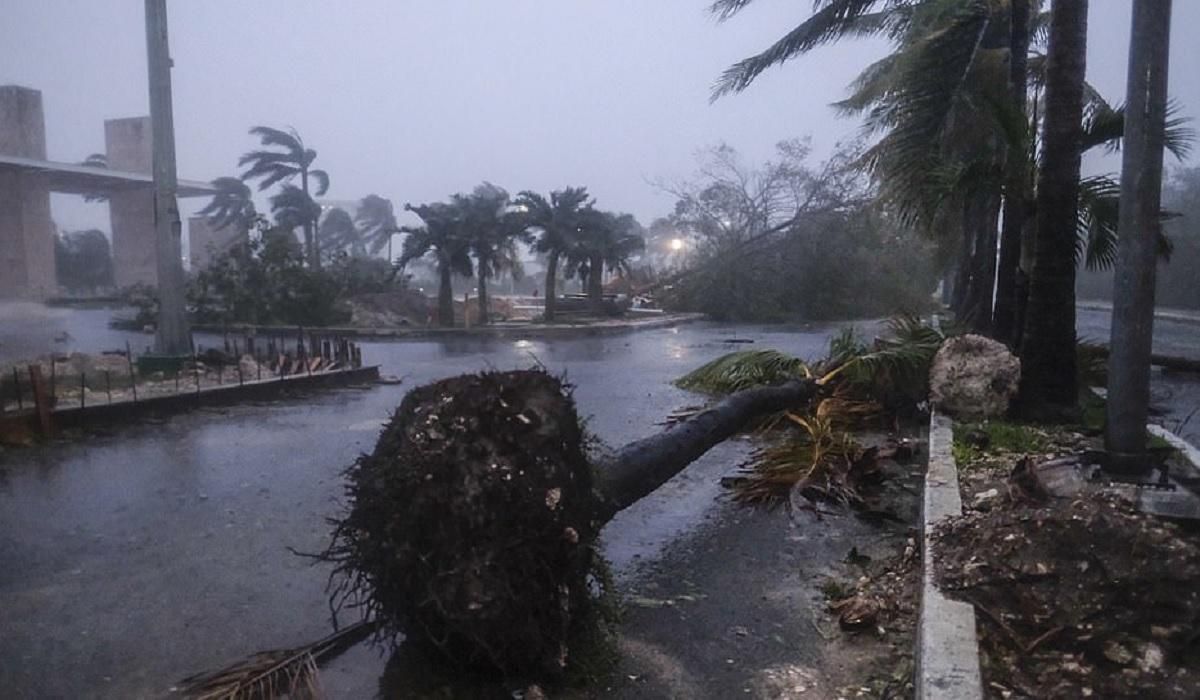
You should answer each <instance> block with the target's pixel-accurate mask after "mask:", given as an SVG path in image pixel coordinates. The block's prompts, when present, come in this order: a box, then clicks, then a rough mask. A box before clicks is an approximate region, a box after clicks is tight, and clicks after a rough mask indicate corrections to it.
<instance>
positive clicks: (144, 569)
mask: <svg viewBox="0 0 1200 700" xmlns="http://www.w3.org/2000/svg"><path fill="white" fill-rule="evenodd" d="M832 330H833V327H832V326H812V327H794V328H786V327H769V328H759V327H737V328H731V327H722V326H715V325H705V324H697V325H691V326H683V327H680V328H677V329H660V330H654V331H645V332H641V333H636V334H630V335H623V336H608V337H599V338H587V339H577V340H554V341H537V340H530V341H511V340H496V339H490V340H455V341H453V342H447V343H442V342H415V343H395V344H367V345H366V346H364V349H363V354H364V359H365V360H366V361H367V362H371V363H379V364H381V365H382V369H383V372H384V373H388V374H394V375H397V376H402V377H404V378H405V384H404V385H403V386H380V387H374V388H371V389H367V390H343V391H337V392H333V393H325V394H318V395H314V396H312V397H310V398H308V399H307V400H305V401H303V402H295V401H292V402H282V403H277V404H263V405H248V406H238V407H232V408H223V409H219V410H218V409H206V410H200V411H197V412H193V413H191V414H187V415H181V416H176V417H173V418H171V419H169V420H165V421H162V422H156V423H145V424H141V425H136V426H129V427H126V428H121V429H119V430H115V431H114V432H113V433H112V434H111V435H107V436H97V437H92V438H89V439H87V440H85V441H80V442H73V443H62V444H52V445H48V446H44V447H40V448H36V449H31V450H23V451H7V452H4V453H2V454H0V475H2V476H0V605H2V606H3V608H4V610H5V634H4V635H0V687H3V688H5V689H6V690H5V695H6V696H9V697H13V696H15V697H25V696H29V697H85V696H86V697H113V698H128V697H143V696H147V695H155V694H157V693H160V692H162V691H163V690H165V689H166V688H167V687H169V684H170V682H171V681H172V680H174V679H178V678H181V677H183V676H185V675H187V674H189V673H192V672H194V671H196V670H198V669H204V668H209V667H212V666H215V665H219V664H221V663H222V662H225V661H227V660H229V659H230V658H236V657H238V656H240V655H243V654H246V653H248V652H252V651H254V650H257V649H262V648H275V647H286V646H290V645H294V644H297V643H300V642H302V641H305V640H308V639H311V638H317V637H320V636H322V635H323V634H324V633H325V632H326V631H327V629H328V622H327V614H328V611H327V608H326V604H325V596H324V591H323V588H324V585H325V579H326V575H327V571H326V570H325V569H323V568H322V567H314V566H311V565H310V564H309V563H308V562H307V561H306V560H303V559H300V558H297V557H295V556H294V555H292V554H290V553H289V552H288V550H287V548H288V547H292V548H295V549H297V550H301V551H316V550H319V549H320V548H321V547H322V545H323V543H324V538H325V536H326V533H327V529H328V528H327V525H326V524H325V518H326V517H327V516H328V515H330V514H331V513H333V512H335V510H336V509H337V507H338V503H337V499H338V497H339V496H340V495H341V478H340V472H341V470H342V469H343V468H344V467H345V466H346V465H347V464H348V463H349V462H351V461H352V460H353V459H354V458H355V456H356V455H357V454H359V453H360V452H363V451H366V450H369V449H371V447H372V445H373V444H374V440H375V436H376V433H377V431H378V427H379V425H380V423H381V421H382V420H383V418H384V417H386V416H387V415H388V413H389V411H390V410H391V409H392V408H394V407H395V405H396V404H397V403H398V401H399V399H400V397H401V396H402V395H403V392H404V391H405V390H406V387H408V386H413V385H416V384H422V383H425V382H428V381H431V380H433V379H437V378H440V377H445V376H449V375H453V374H458V373H461V372H466V371H476V370H481V369H487V368H496V369H509V368H513V367H528V366H531V365H534V364H544V365H545V366H546V367H547V368H549V369H550V370H551V371H554V372H557V373H561V374H565V375H566V377H567V378H568V380H569V381H570V382H571V383H572V384H574V386H575V397H576V400H577V402H578V406H579V410H580V413H581V414H583V415H584V416H586V417H587V420H588V427H589V429H590V430H591V431H592V432H594V433H595V434H596V435H598V436H599V437H600V438H601V439H603V440H604V441H606V442H608V443H609V444H612V445H620V444H624V443H625V442H628V441H630V440H633V439H637V438H640V437H644V436H646V435H649V434H651V433H654V432H657V431H658V430H661V427H660V426H658V425H656V422H657V421H659V420H661V419H662V418H663V417H664V416H665V415H666V414H668V413H669V412H670V411H671V410H672V409H674V408H677V407H679V406H682V405H685V404H687V403H690V402H694V401H695V397H693V396H689V395H687V394H686V393H685V392H682V391H680V390H678V389H676V388H674V387H672V386H671V385H670V381H671V380H672V379H674V378H676V377H678V376H680V375H681V374H683V373H684V372H686V371H688V370H689V369H691V368H693V367H695V366H697V365H698V364H700V363H702V362H705V361H707V360H709V359H712V358H714V357H716V356H718V355H720V354H723V353H725V352H728V351H729V349H730V348H731V347H738V348H741V347H747V346H745V345H736V346H734V345H730V344H729V343H726V342H724V341H726V340H728V339H730V338H732V337H734V336H735V335H736V336H737V337H740V338H748V339H753V340H754V341H755V343H756V344H755V345H754V346H752V347H776V348H779V349H781V350H785V351H788V352H792V353H795V354H798V355H802V356H808V357H816V356H819V355H821V354H823V352H824V350H825V346H826V343H827V338H828V337H829V335H830V334H831V332H832ZM740 449H741V448H740V447H739V443H737V442H734V443H730V444H729V445H726V446H723V447H722V448H720V449H719V450H715V451H714V452H713V453H712V454H711V455H710V456H709V457H708V458H707V459H705V460H702V461H700V462H698V463H697V464H696V465H694V466H693V468H691V469H689V470H687V471H686V472H685V473H684V474H682V475H680V477H679V478H678V479H677V480H676V481H675V482H672V484H669V485H668V486H667V487H666V488H665V489H664V490H663V491H662V493H660V494H657V495H656V496H655V497H654V498H652V499H648V500H646V501H645V502H644V503H643V504H639V506H638V507H636V508H633V509H630V510H629V511H628V512H627V513H625V514H623V516H622V517H621V518H620V519H619V520H617V521H614V523H613V524H612V526H611V527H610V528H609V529H608V530H607V531H606V532H605V539H606V542H607V550H608V554H609V556H610V557H611V558H612V559H613V560H614V563H615V565H616V567H617V568H618V569H619V570H622V571H628V570H630V569H631V568H632V567H633V566H634V565H635V564H636V562H637V561H638V560H642V559H647V558H652V557H653V556H654V555H655V553H656V552H657V551H658V550H659V549H660V548H661V547H662V546H663V544H664V543H666V542H668V541H670V540H671V538H672V537H674V536H676V535H678V534H679V533H680V532H683V531H684V530H685V529H686V528H688V527H689V525H690V524H692V523H694V522H695V521H696V520H697V519H700V518H702V517H703V513H704V511H705V510H706V509H707V508H709V507H711V504H712V502H713V499H714V497H715V496H716V490H717V488H718V486H717V477H718V476H719V475H720V474H722V473H724V471H726V470H728V469H730V468H732V467H733V466H734V465H735V464H736V462H737V460H738V458H739V455H740V454H741V452H740ZM68 668H69V669H71V673H61V672H60V671H61V670H63V669H68Z"/></svg>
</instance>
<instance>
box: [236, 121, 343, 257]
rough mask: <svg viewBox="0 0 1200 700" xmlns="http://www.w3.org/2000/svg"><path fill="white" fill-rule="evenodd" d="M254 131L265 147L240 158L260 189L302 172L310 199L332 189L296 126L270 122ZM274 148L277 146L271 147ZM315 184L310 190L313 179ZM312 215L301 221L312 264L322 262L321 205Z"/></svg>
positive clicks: (248, 177)
mask: <svg viewBox="0 0 1200 700" xmlns="http://www.w3.org/2000/svg"><path fill="white" fill-rule="evenodd" d="M250 134H251V135H253V136H257V137H259V139H260V140H261V141H262V145H263V147H264V148H262V149H258V150H254V151H249V152H247V153H244V154H243V155H242V157H241V158H239V159H238V165H239V166H248V167H247V168H246V171H245V172H244V173H242V179H243V180H255V179H257V180H258V181H259V182H258V189H259V190H265V189H267V188H269V187H271V186H272V185H275V184H277V183H281V182H282V183H290V182H291V181H292V180H293V179H294V178H296V177H297V176H299V178H300V187H299V190H300V191H301V192H302V193H303V194H304V196H305V197H307V198H308V199H309V200H310V201H311V200H312V197H313V196H317V197H320V196H321V195H323V194H325V193H326V192H327V191H329V174H328V173H326V172H325V171H324V170H317V169H314V168H313V167H312V164H313V161H315V160H316V159H317V152H316V151H315V150H313V149H311V148H307V147H306V146H305V145H304V141H303V139H301V138H300V134H298V133H296V130H295V129H289V130H287V131H281V130H279V129H272V128H270V127H267V126H256V127H254V128H252V129H250ZM270 148H274V149H276V150H268V149H270ZM310 179H311V180H312V181H313V183H314V184H315V187H313V188H312V189H311V191H310V186H309V180H310ZM316 211H317V213H316V214H315V215H313V216H312V218H310V219H307V220H305V221H301V222H298V225H300V226H303V227H304V245H305V250H306V252H307V254H308V264H309V266H310V267H313V268H317V267H320V266H321V254H320V246H319V245H318V243H317V240H316V237H317V233H316V227H317V218H318V217H319V216H320V208H319V207H317V208H316Z"/></svg>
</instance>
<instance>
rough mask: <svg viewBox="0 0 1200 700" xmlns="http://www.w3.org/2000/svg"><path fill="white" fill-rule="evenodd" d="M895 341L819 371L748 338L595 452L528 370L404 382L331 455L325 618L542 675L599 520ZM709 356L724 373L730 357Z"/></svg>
mask: <svg viewBox="0 0 1200 700" xmlns="http://www.w3.org/2000/svg"><path fill="white" fill-rule="evenodd" d="M895 355H896V349H895V348H876V349H875V350H872V351H868V350H867V349H865V348H864V349H862V351H861V352H857V353H856V354H853V356H851V354H844V356H841V357H838V358H835V359H832V360H828V361H825V362H822V363H818V365H817V366H818V367H819V368H820V369H821V371H822V372H823V374H822V375H821V376H820V377H819V378H817V376H816V375H815V373H813V372H812V371H810V370H809V369H808V367H807V365H805V364H804V363H802V362H801V361H799V360H794V359H790V360H789V359H787V358H786V356H783V357H780V356H778V355H775V356H772V355H769V354H767V355H762V354H758V355H753V357H754V358H755V361H756V362H765V363H767V364H769V365H771V366H772V367H774V369H773V370H772V371H770V372H762V371H759V370H761V369H762V368H761V367H759V368H758V369H757V370H754V374H753V376H752V377H751V378H749V379H745V378H744V377H743V380H739V381H738V382H734V383H732V384H727V385H726V386H727V387H728V388H730V389H733V390H732V391H731V392H729V393H727V394H726V395H725V396H723V397H722V398H720V399H719V400H717V401H716V402H715V403H713V404H712V405H711V406H709V407H707V408H704V409H702V410H700V411H699V412H697V413H695V414H693V415H690V417H688V418H686V419H684V420H681V421H679V422H677V423H674V424H673V425H672V426H671V427H670V428H669V429H667V430H665V431H664V432H662V433H660V434H657V435H654V436H651V437H649V438H646V439H644V440H639V441H636V442H634V443H631V444H629V445H626V446H625V447H623V448H621V449H619V450H617V451H615V452H614V453H612V454H611V455H609V456H607V457H604V458H600V459H596V460H594V463H593V460H590V459H589V457H588V450H587V447H588V438H587V436H586V435H585V433H584V431H583V429H582V427H581V422H580V420H579V417H578V415H577V413H576V410H575V404H574V400H573V398H572V396H571V391H570V387H569V386H568V385H565V384H564V383H562V382H561V381H560V380H559V379H557V378H555V377H553V376H551V375H549V374H547V373H545V372H544V371H541V370H528V371H512V372H485V373H482V374H476V375H464V376H460V377H454V378H451V379H446V380H442V381H439V382H435V383H433V384H429V385H426V386H423V387H419V388H417V389H414V390H412V391H410V392H409V393H408V394H407V395H406V396H405V398H404V400H403V401H402V402H401V404H400V406H399V407H398V408H397V409H396V411H395V412H394V413H393V415H392V416H391V418H390V420H389V421H388V422H387V424H386V425H385V426H384V429H383V431H382V433H381V434H380V437H379V440H378V442H377V443H376V445H375V449H374V450H373V451H372V452H371V453H370V454H367V455H363V456H362V457H360V458H359V459H358V461H357V462H356V463H355V464H354V465H353V466H351V467H350V468H349V469H348V470H347V472H346V477H347V494H346V495H347V499H346V501H347V509H346V511H345V513H344V514H343V515H342V516H340V517H338V518H336V519H335V520H334V521H333V526H334V532H333V538H332V543H331V545H330V547H329V549H328V550H327V551H326V552H324V553H323V554H321V555H319V557H318V558H319V559H321V560H323V561H326V562H330V563H332V564H333V566H334V570H333V573H332V576H331V607H332V608H333V610H334V611H335V618H336V615H337V613H338V612H342V613H351V614H353V615H355V616H356V617H358V618H359V619H361V620H371V621H372V624H373V625H374V628H375V631H376V634H377V638H378V639H380V640H383V641H385V642H390V643H392V644H398V643H399V642H400V641H401V640H404V641H405V642H406V643H408V644H413V645H415V646H418V647H421V648H423V649H425V650H427V651H430V652H432V653H433V655H434V656H436V657H439V658H442V659H444V660H446V661H448V662H450V663H452V664H455V665H458V666H461V667H469V668H472V669H482V670H486V671H490V672H493V673H498V674H500V675H502V676H504V677H509V678H516V677H555V676H558V675H560V674H561V673H562V672H563V671H564V669H565V667H566V666H567V664H568V663H570V661H571V660H572V654H573V653H575V650H576V645H575V641H576V640H577V639H579V638H580V637H581V636H587V633H588V627H589V625H593V624H595V620H596V616H595V612H596V611H595V607H596V599H597V596H598V595H599V594H600V593H602V589H603V588H604V583H603V582H604V580H605V577H604V576H603V575H602V572H601V571H600V570H599V561H598V556H597V555H596V553H595V539H596V535H597V533H598V532H599V530H600V528H601V527H602V526H603V525H604V523H606V522H607V521H608V520H610V519H611V518H612V517H613V516H614V515H615V514H616V513H617V512H619V511H621V510H622V509H624V508H626V507H628V506H630V505H632V504H633V503H635V502H637V501H638V500H639V499H641V498H642V497H644V496H645V495H647V494H649V493H650V492H652V491H654V490H655V489H656V488H658V487H659V486H661V485H662V484H663V483H665V482H666V481H667V480H669V479H670V478H671V477H672V476H674V475H675V474H677V473H678V472H679V471H680V470H682V469H683V468H684V467H686V466H687V465H688V464H690V463H691V462H692V461H694V460H695V459H697V458H698V457H700V456H701V455H703V454H704V453H705V452H706V451H708V450H709V449H710V448H711V447H712V446H714V445H716V444H717V443H719V442H721V441H723V440H725V439H727V438H729V437H731V436H732V435H734V434H736V433H738V432H740V431H742V430H744V429H745V428H746V426H748V425H753V424H754V423H755V422H756V421H758V420H759V419H761V418H763V417H767V416H772V415H779V414H784V415H786V412H791V413H792V414H793V415H797V416H800V415H807V414H810V413H811V412H813V411H818V412H819V411H820V410H821V406H822V405H823V404H824V402H825V401H837V402H841V403H839V404H836V405H845V403H846V402H849V401H854V400H857V399H856V398H855V397H856V396H858V394H857V393H855V392H853V391H851V390H850V389H849V388H848V387H851V386H853V385H855V382H858V381H860V380H861V377H859V375H858V374H857V372H858V371H859V370H857V369H855V368H854V367H853V366H852V365H862V366H867V365H868V364H870V363H875V366H876V367H891V366H892V365H891V364H889V363H890V362H892V361H893V360H895V357H894V356H895ZM889 358H890V359H889ZM723 366H724V368H725V370H724V371H728V372H732V374H733V375H735V376H736V375H738V374H739V370H738V367H737V366H738V362H736V361H726V362H725V363H723ZM743 369H744V368H743ZM742 374H744V373H742ZM876 374H877V375H881V374H882V373H880V372H878V371H877V372H876ZM863 376H867V375H863ZM856 377H859V379H856ZM885 383H886V384H888V385H889V386H891V385H893V384H895V379H894V377H893V378H890V379H888V380H887V382H885ZM870 384H871V382H865V381H864V382H862V386H863V387H866V386H868V385H870ZM863 391H866V389H863ZM824 405H826V407H827V408H828V407H829V406H832V405H835V404H824ZM816 420H820V421H824V422H826V423H827V422H828V421H829V420H830V419H829V418H819V419H816ZM822 449H823V450H825V454H829V451H828V450H826V449H825V448H822ZM814 479H815V477H814ZM813 483H814V484H815V483H816V481H815V480H814V481H813ZM300 658H303V657H300ZM220 697H249V696H239V695H227V696H220Z"/></svg>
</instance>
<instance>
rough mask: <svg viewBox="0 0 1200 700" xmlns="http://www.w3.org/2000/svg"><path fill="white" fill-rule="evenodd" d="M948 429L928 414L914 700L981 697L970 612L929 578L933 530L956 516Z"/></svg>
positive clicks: (958, 501)
mask: <svg viewBox="0 0 1200 700" xmlns="http://www.w3.org/2000/svg"><path fill="white" fill-rule="evenodd" d="M953 428H954V422H953V421H952V420H950V418H948V417H947V416H942V415H938V413H937V412H931V414H930V417H929V466H928V468H927V469H926V472H925V493H924V497H923V501H922V507H921V601H920V606H921V609H920V613H919V617H918V620H917V649H916V673H915V679H914V684H915V686H916V698H917V700H981V699H982V698H983V679H982V676H981V674H980V671H979V640H978V638H977V637H976V633H975V608H974V607H973V606H971V605H970V604H968V603H962V602H959V601H956V600H950V599H949V598H947V597H946V596H944V595H943V594H942V592H941V591H940V590H939V589H938V587H937V583H936V582H935V580H934V579H935V574H934V565H933V558H934V552H933V550H934V543H933V540H932V537H931V536H932V534H933V528H934V526H935V525H937V524H938V523H939V522H941V521H942V520H944V519H946V518H949V517H952V516H956V515H961V514H962V497H961V495H960V493H959V490H958V467H957V466H956V465H955V464H954V455H953V452H952V451H951V448H952V445H953V442H954V432H953Z"/></svg>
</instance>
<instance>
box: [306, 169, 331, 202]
mask: <svg viewBox="0 0 1200 700" xmlns="http://www.w3.org/2000/svg"><path fill="white" fill-rule="evenodd" d="M308 176H309V177H310V178H312V179H313V180H315V181H316V183H317V185H316V187H315V188H314V189H313V195H314V196H317V197H320V196H321V195H323V194H325V193H326V192H328V191H329V173H327V172H325V171H324V170H310V171H308Z"/></svg>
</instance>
